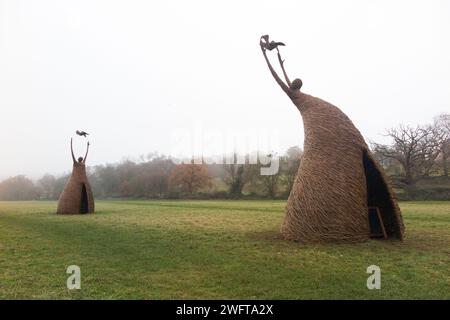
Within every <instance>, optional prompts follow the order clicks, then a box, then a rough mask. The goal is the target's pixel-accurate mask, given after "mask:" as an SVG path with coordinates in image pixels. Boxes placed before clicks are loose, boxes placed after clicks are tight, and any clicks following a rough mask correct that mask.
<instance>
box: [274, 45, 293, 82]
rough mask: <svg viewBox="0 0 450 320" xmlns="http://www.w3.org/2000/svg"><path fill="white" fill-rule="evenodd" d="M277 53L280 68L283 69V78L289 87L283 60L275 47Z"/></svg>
mask: <svg viewBox="0 0 450 320" xmlns="http://www.w3.org/2000/svg"><path fill="white" fill-rule="evenodd" d="M277 52H278V53H277V55H278V61H279V62H280V66H281V70H283V75H284V79H285V80H286V83H287V85H288V86H289V88H290V87H291V80H289V77H288V75H287V73H286V70H285V69H284V60H283V59H281V55H280V50H278V48H277Z"/></svg>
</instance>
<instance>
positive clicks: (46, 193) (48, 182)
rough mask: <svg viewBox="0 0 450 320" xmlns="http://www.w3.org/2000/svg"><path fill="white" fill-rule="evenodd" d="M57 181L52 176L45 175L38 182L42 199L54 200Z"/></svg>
mask: <svg viewBox="0 0 450 320" xmlns="http://www.w3.org/2000/svg"><path fill="white" fill-rule="evenodd" d="M55 183H56V179H55V177H54V176H52V175H51V174H46V175H44V176H43V177H42V178H41V179H39V180H38V182H37V185H38V187H39V189H40V190H41V198H42V199H46V200H50V199H54V189H55Z"/></svg>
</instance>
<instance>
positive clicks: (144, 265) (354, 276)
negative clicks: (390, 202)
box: [0, 201, 450, 299]
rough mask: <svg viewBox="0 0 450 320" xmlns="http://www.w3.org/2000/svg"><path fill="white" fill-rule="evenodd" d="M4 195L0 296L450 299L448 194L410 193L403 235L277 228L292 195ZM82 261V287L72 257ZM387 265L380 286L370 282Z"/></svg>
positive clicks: (0, 229) (404, 206)
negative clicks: (65, 200) (308, 234)
mask: <svg viewBox="0 0 450 320" xmlns="http://www.w3.org/2000/svg"><path fill="white" fill-rule="evenodd" d="M96 205H97V212H96V214H93V215H77V216H57V215H56V214H55V213H54V212H55V210H56V203H54V202H0V298H2V299H23V298H32V299H92V298H98V299H126V298H129V299H339V298H343V299H354V298H362V299H377V298H381V299H395V298H399V299H417V298H425V299H428V298H434V299H450V202H407V203H406V202H404V203H401V208H402V211H403V215H404V220H405V226H406V239H405V241H404V242H403V243H400V242H391V241H375V240H372V241H368V242H365V243H361V244H352V245H308V246H306V245H300V244H298V243H293V242H288V241H284V240H282V239H280V238H279V236H278V230H279V227H280V224H281V221H282V219H283V207H284V201H98V202H97V203H96ZM72 264H75V265H78V266H80V267H81V277H82V279H81V290H71V291H69V290H68V289H67V288H66V279H67V277H68V275H67V274H66V268H67V266H69V265H72ZM372 264H375V265H378V266H380V268H381V272H382V284H381V290H368V289H367V288H366V279H367V277H368V274H367V273H366V268H367V267H368V266H369V265H372Z"/></svg>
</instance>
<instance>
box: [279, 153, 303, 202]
mask: <svg viewBox="0 0 450 320" xmlns="http://www.w3.org/2000/svg"><path fill="white" fill-rule="evenodd" d="M302 155H303V151H302V149H300V147H297V146H294V147H290V148H289V149H288V150H287V151H286V154H285V156H283V157H281V159H280V160H281V165H280V168H281V173H282V174H283V177H284V181H285V183H286V193H287V194H290V193H291V190H292V186H293V185H294V181H295V177H296V176H297V171H298V167H299V166H300V161H301V158H302Z"/></svg>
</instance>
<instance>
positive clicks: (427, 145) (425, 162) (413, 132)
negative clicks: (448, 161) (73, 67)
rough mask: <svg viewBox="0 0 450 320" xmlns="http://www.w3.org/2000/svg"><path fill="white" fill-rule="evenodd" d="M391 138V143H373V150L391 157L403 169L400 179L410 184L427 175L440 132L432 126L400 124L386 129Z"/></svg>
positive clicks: (438, 150) (437, 152)
mask: <svg viewBox="0 0 450 320" xmlns="http://www.w3.org/2000/svg"><path fill="white" fill-rule="evenodd" d="M387 135H388V136H389V137H391V138H392V139H393V144H392V145H382V144H377V143H374V144H373V147H374V150H375V152H377V153H379V154H380V155H382V156H383V157H386V158H391V159H394V160H396V161H398V163H399V164H400V165H401V167H402V169H403V173H402V176H400V177H399V178H400V181H401V182H403V183H404V184H405V185H406V186H412V185H414V184H415V183H416V181H417V180H418V179H419V178H421V177H424V176H428V175H429V173H430V172H431V170H432V169H433V167H434V166H435V163H436V162H435V160H436V158H437V156H438V155H439V152H440V140H441V138H440V137H441V133H440V132H439V131H438V130H437V129H436V128H435V127H434V126H418V127H416V128H413V127H409V126H406V127H405V126H402V125H400V126H399V127H398V128H392V129H389V130H388V131H387Z"/></svg>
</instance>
